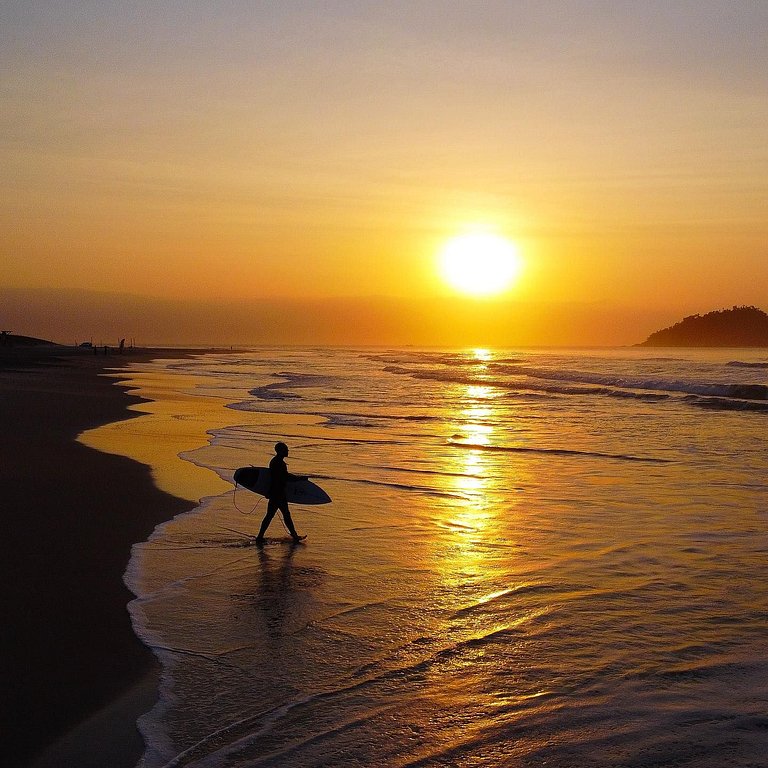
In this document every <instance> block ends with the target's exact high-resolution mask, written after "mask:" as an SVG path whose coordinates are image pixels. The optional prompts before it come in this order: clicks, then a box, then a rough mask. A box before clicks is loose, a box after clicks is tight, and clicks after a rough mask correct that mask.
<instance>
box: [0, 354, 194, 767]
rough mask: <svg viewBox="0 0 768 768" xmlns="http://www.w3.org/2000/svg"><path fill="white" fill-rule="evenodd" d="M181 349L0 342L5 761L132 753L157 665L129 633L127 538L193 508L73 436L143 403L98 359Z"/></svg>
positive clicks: (110, 361) (119, 759)
mask: <svg viewBox="0 0 768 768" xmlns="http://www.w3.org/2000/svg"><path fill="white" fill-rule="evenodd" d="M184 353H185V352H184V350H141V351H139V350H126V353H125V354H124V355H118V354H114V355H108V356H105V355H103V354H99V355H94V354H93V352H92V351H86V350H77V349H71V348H32V349H30V348H24V349H22V348H19V349H14V348H10V349H3V350H1V351H0V427H1V428H2V440H0V466H2V478H3V483H2V505H1V507H0V509H1V510H2V512H1V513H0V514H2V536H3V545H2V550H3V556H2V557H1V558H0V569H1V570H0V585H1V586H0V589H1V590H2V605H3V625H4V627H5V628H4V630H3V632H2V634H0V638H1V639H0V643H1V644H2V645H0V652H2V658H3V667H4V677H5V680H4V685H3V688H4V691H5V694H6V695H5V696H4V701H3V704H2V708H3V711H2V713H1V714H2V716H1V717H0V720H1V721H2V741H3V747H4V748H3V756H4V758H5V759H4V762H5V764H7V765H15V766H24V765H29V764H31V763H32V762H33V761H34V759H35V758H36V757H37V756H40V755H41V754H42V753H44V752H45V753H46V756H45V759H44V760H43V761H42V763H41V764H45V765H49V766H52V765H69V764H71V765H75V764H76V765H78V766H79V767H81V768H82V766H87V765H89V764H93V765H106V764H109V765H110V766H112V768H121V766H133V765H135V764H136V762H137V760H138V759H139V758H140V756H141V753H142V741H141V738H140V736H139V734H138V732H137V731H136V728H135V719H136V717H137V716H138V715H139V714H141V713H142V712H144V711H146V710H147V708H148V707H149V706H151V704H152V697H153V696H154V690H155V685H154V682H153V677H152V676H153V674H154V670H155V660H154V657H153V656H152V654H151V652H150V651H149V650H148V649H147V648H146V647H145V646H144V645H142V644H141V643H140V642H139V640H138V639H137V638H136V637H135V635H134V634H133V631H132V629H131V625H130V619H129V615H128V612H127V610H126V604H127V603H128V602H129V601H130V600H131V599H132V595H131V593H130V592H129V590H128V589H127V588H126V587H125V585H124V584H123V581H122V576H123V573H124V571H125V568H126V564H127V562H128V559H129V556H130V549H131V545H132V544H133V543H135V542H138V541H143V540H144V539H146V538H147V537H148V536H149V534H150V533H151V532H152V530H153V529H154V527H155V526H156V525H157V524H158V523H160V522H162V521H164V520H168V519H169V518H171V517H173V516H174V515H176V514H178V513H180V512H182V511H184V510H187V509H191V508H192V506H193V505H192V504H191V503H190V502H189V501H188V500H187V501H185V500H182V499H178V498H176V497H174V496H171V495H168V494H166V493H163V492H161V491H159V490H158V489H157V488H156V487H155V485H154V484H153V482H152V480H151V478H150V475H149V471H148V468H147V467H146V466H144V465H142V464H139V463H136V462H134V461H132V460H130V459H127V458H124V457H121V456H114V455H109V454H105V453H101V452H99V451H96V450H93V449H92V448H88V447H86V446H85V445H82V444H80V443H78V442H76V441H75V439H76V437H77V435H78V434H79V433H80V432H82V431H83V430H85V429H88V428H91V427H95V426H97V425H99V424H106V423H109V422H112V421H118V420H120V419H128V418H132V417H133V416H136V415H137V414H136V413H133V412H130V411H128V410H126V409H127V407H128V406H129V405H131V404H133V403H137V402H141V399H140V398H138V397H135V396H133V395H129V394H127V393H126V392H125V389H124V388H122V387H121V386H120V385H119V383H117V382H116V381H115V379H114V378H109V377H104V376H99V374H100V373H102V372H103V371H104V370H105V368H110V367H120V366H122V365H124V364H126V363H129V362H132V361H139V360H148V359H152V358H156V357H176V356H179V357H180V356H183V355H184ZM78 725H79V728H78V729H77V730H76V731H74V732H72V733H70V735H69V737H68V738H66V739H64V740H63V741H59V740H61V739H63V737H65V735H66V734H67V733H68V732H70V731H72V729H74V728H76V726H78ZM97 734H98V738H96V735H97ZM57 741H59V743H58V745H57V746H56V747H55V748H53V749H48V750H47V748H48V747H50V745H52V744H53V743H54V742H57ZM73 749H74V750H75V751H74V752H72V750H73ZM78 750H79V753H78ZM74 755H77V757H76V758H75V757H74ZM89 755H90V757H88V756H89ZM107 755H108V758H107V757H106V756H107ZM73 759H74V760H75V762H72V760H73ZM86 760H87V761H86ZM91 760H92V762H91ZM6 761H7V762H6ZM84 761H85V762H84Z"/></svg>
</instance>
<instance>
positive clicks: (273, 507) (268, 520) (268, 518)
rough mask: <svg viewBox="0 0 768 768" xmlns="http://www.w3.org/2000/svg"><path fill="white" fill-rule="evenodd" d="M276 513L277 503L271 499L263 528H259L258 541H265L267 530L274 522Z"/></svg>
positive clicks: (262, 522)
mask: <svg viewBox="0 0 768 768" xmlns="http://www.w3.org/2000/svg"><path fill="white" fill-rule="evenodd" d="M275 512H277V503H276V502H274V501H272V499H270V500H269V501H268V502H267V514H266V515H264V519H263V520H262V521H261V528H259V533H258V535H257V536H256V541H264V534H265V533H266V532H267V528H269V524H270V523H271V522H272V518H273V517H274V516H275Z"/></svg>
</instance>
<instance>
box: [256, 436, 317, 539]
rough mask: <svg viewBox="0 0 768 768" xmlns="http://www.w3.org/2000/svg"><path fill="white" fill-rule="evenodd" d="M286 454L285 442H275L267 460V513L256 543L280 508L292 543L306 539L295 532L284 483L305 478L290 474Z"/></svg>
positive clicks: (262, 537)
mask: <svg viewBox="0 0 768 768" xmlns="http://www.w3.org/2000/svg"><path fill="white" fill-rule="evenodd" d="M287 455H288V446H287V445H286V444H285V443H276V444H275V455H274V456H273V457H272V459H271V460H270V462H269V471H270V484H269V492H268V493H267V499H269V501H268V502H267V513H266V514H265V515H264V519H263V520H262V521H261V528H259V533H258V536H256V544H263V543H264V534H265V533H266V532H267V528H268V527H269V524H270V523H271V522H272V518H273V517H274V516H275V513H276V512H277V511H278V510H280V512H281V513H282V515H283V521H284V522H285V526H286V528H288V532H289V533H290V534H291V538H292V539H293V541H294V543H296V544H298V543H299V542H300V541H303V540H304V539H306V538H307V537H306V536H299V534H298V533H297V532H296V528H295V526H294V525H293V520H292V518H291V510H290V508H289V507H288V499H287V498H286V489H285V486H286V483H287V482H288V481H289V480H306V479H307V478H306V477H302V476H301V475H292V474H291V473H290V472H289V471H288V466H287V465H286V463H285V457H286V456H287Z"/></svg>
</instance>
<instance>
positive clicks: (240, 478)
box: [234, 467, 331, 504]
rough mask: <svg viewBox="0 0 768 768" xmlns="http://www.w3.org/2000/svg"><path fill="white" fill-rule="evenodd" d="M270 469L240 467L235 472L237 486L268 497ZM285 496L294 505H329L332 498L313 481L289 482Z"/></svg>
mask: <svg viewBox="0 0 768 768" xmlns="http://www.w3.org/2000/svg"><path fill="white" fill-rule="evenodd" d="M269 475H270V472H269V469H268V468H267V467H240V469H236V470H235V476H234V481H235V485H242V486H243V488H247V489H248V490H249V491H253V492H254V493H258V494H259V496H266V495H267V494H268V493H269ZM285 496H286V498H287V499H288V501H289V502H290V503H292V504H328V503H329V502H330V501H331V497H330V496H329V495H328V494H327V493H326V492H325V491H324V490H323V489H322V488H321V487H320V486H319V485H316V484H315V483H313V482H312V481H311V480H289V481H288V482H287V483H286V485H285Z"/></svg>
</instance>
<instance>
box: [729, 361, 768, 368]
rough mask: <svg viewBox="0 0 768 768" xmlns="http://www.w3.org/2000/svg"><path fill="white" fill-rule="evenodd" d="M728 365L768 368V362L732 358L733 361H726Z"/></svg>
mask: <svg viewBox="0 0 768 768" xmlns="http://www.w3.org/2000/svg"><path fill="white" fill-rule="evenodd" d="M726 365H729V366H730V367H731V368H768V362H765V363H763V362H755V363H751V362H750V363H748V362H745V361H742V360H731V362H730V363H726Z"/></svg>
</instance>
